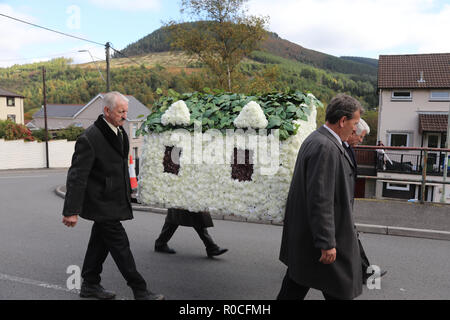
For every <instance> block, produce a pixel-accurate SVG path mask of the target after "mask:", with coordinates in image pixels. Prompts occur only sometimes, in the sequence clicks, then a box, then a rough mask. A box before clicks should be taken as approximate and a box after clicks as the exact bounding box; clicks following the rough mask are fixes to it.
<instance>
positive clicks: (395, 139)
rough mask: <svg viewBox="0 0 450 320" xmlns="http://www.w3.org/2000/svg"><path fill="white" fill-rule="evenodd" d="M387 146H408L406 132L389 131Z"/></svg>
mask: <svg viewBox="0 0 450 320" xmlns="http://www.w3.org/2000/svg"><path fill="white" fill-rule="evenodd" d="M389 146H391V147H408V146H409V134H408V133H389Z"/></svg>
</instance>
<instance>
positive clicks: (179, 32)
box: [167, 0, 268, 91]
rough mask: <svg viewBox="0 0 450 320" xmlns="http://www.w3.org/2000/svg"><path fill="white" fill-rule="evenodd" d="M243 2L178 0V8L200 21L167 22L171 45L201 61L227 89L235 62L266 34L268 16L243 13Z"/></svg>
mask: <svg viewBox="0 0 450 320" xmlns="http://www.w3.org/2000/svg"><path fill="white" fill-rule="evenodd" d="M247 1H248V0H182V4H181V10H180V11H181V12H182V13H184V12H187V13H188V14H189V15H190V16H192V17H196V18H200V20H201V21H198V22H195V23H175V22H173V21H172V22H169V23H168V24H167V28H168V30H169V32H170V37H171V38H172V46H173V47H174V48H175V49H181V50H183V51H185V52H186V53H187V54H189V55H190V56H192V57H196V58H197V59H199V60H200V61H201V62H203V63H204V64H205V65H206V66H207V67H208V68H209V69H210V71H211V72H212V74H213V75H215V77H216V80H217V82H218V86H219V87H220V88H222V89H228V90H229V91H231V89H232V81H233V78H234V76H235V73H237V72H238V70H237V65H238V64H239V63H240V62H241V60H242V59H243V58H244V57H245V56H246V55H249V54H250V53H251V52H252V51H253V50H255V49H257V48H258V46H259V44H260V43H261V40H263V39H264V37H265V36H266V35H267V32H266V31H265V26H266V24H267V22H268V17H257V16H249V15H247V14H246V10H245V9H244V8H243V5H244V3H245V2H247Z"/></svg>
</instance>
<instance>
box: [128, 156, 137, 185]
mask: <svg viewBox="0 0 450 320" xmlns="http://www.w3.org/2000/svg"><path fill="white" fill-rule="evenodd" d="M128 172H129V173H130V184H131V189H137V187H138V183H137V178H136V171H135V169H134V162H133V156H132V155H130V165H129V166H128Z"/></svg>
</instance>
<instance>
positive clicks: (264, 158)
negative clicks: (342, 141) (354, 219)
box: [139, 101, 317, 222]
mask: <svg viewBox="0 0 450 320" xmlns="http://www.w3.org/2000/svg"><path fill="white" fill-rule="evenodd" d="M185 108H186V107H185V105H184V106H183V104H182V103H181V102H180V101H178V102H177V103H175V104H173V105H172V106H171V107H170V108H169V109H168V110H167V111H166V113H164V115H163V118H164V123H172V124H178V123H187V122H188V118H187V115H188V114H189V111H188V110H187V108H186V109H185ZM258 108H259V109H258ZM186 110H187V113H186ZM244 110H246V111H245V112H244ZM261 114H262V116H261ZM316 114H317V112H316V107H315V106H314V105H312V106H311V113H310V115H309V117H308V121H303V120H296V121H293V124H294V123H296V124H300V128H299V129H298V132H297V134H296V135H292V136H290V137H289V138H288V139H286V140H284V141H279V140H278V139H277V135H276V134H275V135H274V134H273V132H272V133H271V134H269V135H267V134H263V135H261V134H259V135H258V134H257V132H256V131H255V130H253V129H251V130H247V131H245V132H244V130H242V129H238V130H235V131H234V132H233V133H232V134H228V132H227V136H226V137H225V136H224V135H223V134H222V133H221V132H220V131H218V130H208V131H207V132H206V133H203V134H202V133H201V131H200V133H195V132H189V131H187V130H183V129H181V130H180V129H177V130H173V131H164V132H162V133H151V134H149V135H146V136H145V140H144V148H143V151H142V156H141V161H140V163H141V164H140V170H139V200H140V202H142V203H144V204H147V205H155V206H161V207H166V208H170V207H176V208H184V209H187V210H189V211H193V212H202V211H209V212H211V213H215V214H225V215H229V214H233V215H235V216H241V217H245V218H250V219H253V220H272V221H274V222H281V221H282V220H283V217H284V210H285V204H286V199H287V196H288V192H289V187H290V182H291V179H292V174H293V172H294V166H295V162H296V158H297V153H298V150H299V149H300V146H301V144H302V142H303V141H304V140H305V138H306V137H307V136H308V135H309V134H310V133H311V132H313V131H314V130H315V129H316ZM239 117H240V119H239V120H238V118H239ZM263 117H264V113H263V112H262V110H261V108H260V107H259V105H257V104H256V103H254V104H252V103H249V104H248V105H246V106H245V107H244V108H243V110H242V112H241V114H240V115H239V116H238V118H236V121H235V125H236V127H243V128H247V127H252V128H255V127H256V128H265V127H266V126H267V119H265V117H264V119H263ZM162 121H163V120H162V119H161V122H162ZM231 131H233V130H231ZM263 131H264V130H263ZM255 137H257V143H253V144H252V143H251V140H252V139H253V141H254V139H255ZM225 141H226V143H225ZM167 146H175V147H178V148H181V150H182V151H181V155H180V158H179V165H180V168H179V172H178V175H176V174H172V173H168V172H164V165H163V162H164V153H165V150H166V147H167ZM266 147H268V148H266ZM234 148H238V149H249V150H252V151H253V158H254V159H253V162H254V164H253V174H252V177H251V180H250V181H238V180H235V179H232V177H231V174H232V167H231V162H232V157H233V154H234V153H233V152H234ZM267 150H268V151H267ZM266 151H267V152H266Z"/></svg>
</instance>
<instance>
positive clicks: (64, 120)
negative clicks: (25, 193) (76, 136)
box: [27, 93, 150, 159]
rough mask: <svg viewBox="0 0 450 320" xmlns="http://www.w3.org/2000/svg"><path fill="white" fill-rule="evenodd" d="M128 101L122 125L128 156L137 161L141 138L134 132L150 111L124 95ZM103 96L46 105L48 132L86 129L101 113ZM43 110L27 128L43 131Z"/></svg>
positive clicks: (141, 142)
mask: <svg viewBox="0 0 450 320" xmlns="http://www.w3.org/2000/svg"><path fill="white" fill-rule="evenodd" d="M125 97H126V98H127V99H128V100H129V101H128V117H127V121H126V122H125V124H124V129H125V131H126V132H127V134H128V137H129V138H130V155H132V156H133V158H134V159H138V158H139V157H140V155H141V147H142V144H143V138H142V137H140V136H139V137H138V136H136V131H137V129H139V126H140V124H141V123H142V122H143V121H144V120H145V118H146V117H147V116H148V115H149V114H150V110H149V109H148V108H147V107H146V106H145V105H143V104H142V103H141V102H140V101H139V100H137V99H136V98H135V97H133V96H130V95H125ZM102 99H103V95H102V94H101V93H99V94H98V95H96V96H95V97H94V98H93V99H92V100H91V101H89V102H88V103H87V104H85V105H82V104H48V105H47V127H48V130H52V131H53V130H60V129H64V128H67V127H69V126H76V127H81V128H87V127H89V126H90V125H91V124H93V123H94V121H95V120H97V117H98V115H99V114H101V113H102V112H103V104H102ZM44 121H45V120H44V108H41V110H39V111H38V112H36V113H35V114H34V115H33V121H32V122H30V123H28V124H27V126H28V127H29V128H30V129H32V128H33V127H35V128H38V129H43V128H44V127H45V123H44Z"/></svg>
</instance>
